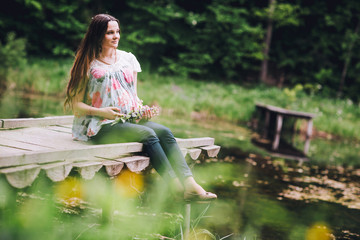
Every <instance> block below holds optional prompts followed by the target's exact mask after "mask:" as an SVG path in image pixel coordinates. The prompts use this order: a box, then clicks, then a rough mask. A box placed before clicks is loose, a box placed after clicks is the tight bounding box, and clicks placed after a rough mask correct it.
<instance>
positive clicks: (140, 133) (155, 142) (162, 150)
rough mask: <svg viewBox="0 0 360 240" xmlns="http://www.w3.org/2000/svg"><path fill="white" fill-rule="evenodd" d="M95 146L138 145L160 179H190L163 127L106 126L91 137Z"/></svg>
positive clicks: (144, 124) (148, 124)
mask: <svg viewBox="0 0 360 240" xmlns="http://www.w3.org/2000/svg"><path fill="white" fill-rule="evenodd" d="M91 140H92V141H94V142H95V143H100V144H106V143H121V142H141V143H143V145H144V147H143V150H144V152H145V153H147V154H148V156H149V157H150V162H151V164H152V166H153V167H154V168H155V170H156V171H157V172H158V173H159V174H160V175H161V176H162V177H163V178H164V179H169V178H170V179H171V178H176V177H178V178H179V179H180V180H181V181H182V182H183V181H184V179H185V178H187V177H189V176H192V173H191V170H190V168H189V166H188V165H187V163H186V160H185V158H184V156H183V154H182V153H181V151H180V148H179V146H178V144H177V142H176V140H175V137H174V135H173V134H172V132H171V131H170V129H168V128H167V127H165V126H163V125H160V124H157V123H154V122H151V121H140V122H139V123H138V124H135V123H129V122H125V123H117V124H115V125H113V126H111V124H107V125H104V126H102V128H101V129H100V131H99V132H98V133H97V134H96V135H95V136H93V137H92V138H91Z"/></svg>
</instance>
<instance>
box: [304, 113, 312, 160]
mask: <svg viewBox="0 0 360 240" xmlns="http://www.w3.org/2000/svg"><path fill="white" fill-rule="evenodd" d="M312 127H313V120H312V119H309V121H308V124H307V130H306V139H305V145H304V154H307V153H308V152H309V148H310V138H311V135H312Z"/></svg>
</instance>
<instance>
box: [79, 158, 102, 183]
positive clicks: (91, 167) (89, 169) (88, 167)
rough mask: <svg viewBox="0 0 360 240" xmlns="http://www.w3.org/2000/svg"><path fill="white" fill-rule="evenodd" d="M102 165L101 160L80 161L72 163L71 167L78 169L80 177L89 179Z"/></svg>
mask: <svg viewBox="0 0 360 240" xmlns="http://www.w3.org/2000/svg"><path fill="white" fill-rule="evenodd" d="M102 166H103V164H102V162H89V161H87V162H80V163H74V164H73V167H76V168H78V171H79V173H80V175H81V177H82V178H84V179H86V180H90V179H92V178H93V177H94V176H95V173H97V172H98V171H99V170H100V169H101V167H102Z"/></svg>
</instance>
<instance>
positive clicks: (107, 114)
mask: <svg viewBox="0 0 360 240" xmlns="http://www.w3.org/2000/svg"><path fill="white" fill-rule="evenodd" d="M99 111H100V112H101V113H100V114H99V115H100V116H101V117H103V118H105V119H109V120H114V119H116V118H117V117H120V116H121V113H120V109H119V108H117V107H105V108H99Z"/></svg>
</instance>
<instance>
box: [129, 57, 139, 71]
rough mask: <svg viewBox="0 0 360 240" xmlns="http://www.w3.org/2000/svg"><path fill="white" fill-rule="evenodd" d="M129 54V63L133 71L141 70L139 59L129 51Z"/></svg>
mask: <svg viewBox="0 0 360 240" xmlns="http://www.w3.org/2000/svg"><path fill="white" fill-rule="evenodd" d="M130 55H131V59H130V62H131V65H132V67H133V69H134V71H135V72H141V67H140V63H139V61H138V60H137V59H136V57H135V55H134V54H132V53H130Z"/></svg>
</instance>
